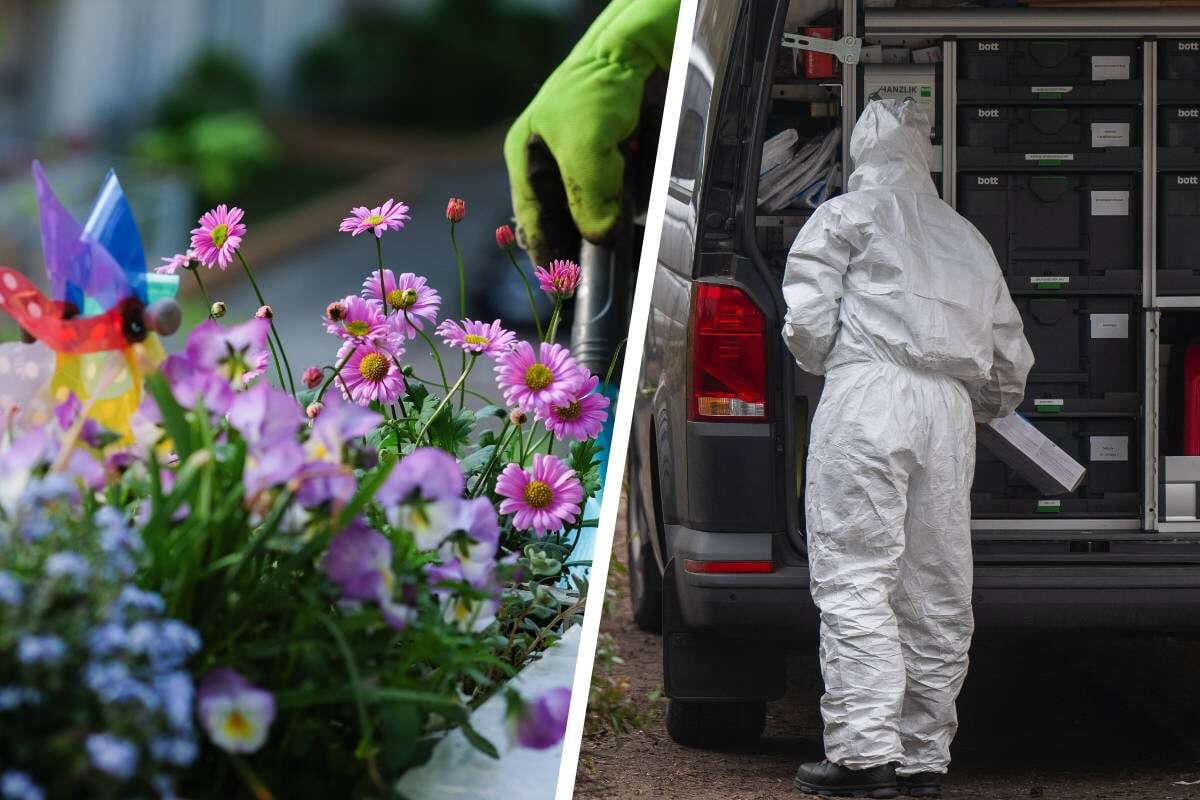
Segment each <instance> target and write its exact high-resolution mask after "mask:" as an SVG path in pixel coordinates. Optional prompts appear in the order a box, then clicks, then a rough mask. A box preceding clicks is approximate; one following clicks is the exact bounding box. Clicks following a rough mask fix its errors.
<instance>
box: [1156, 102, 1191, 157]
mask: <svg viewBox="0 0 1200 800" xmlns="http://www.w3.org/2000/svg"><path fill="white" fill-rule="evenodd" d="M1192 99H1193V103H1192V104H1191V105H1180V106H1159V107H1158V166H1159V167H1160V168H1161V169H1172V168H1176V169H1178V168H1184V169H1187V168H1195V167H1200V95H1195V96H1194V97H1193V98H1192Z"/></svg>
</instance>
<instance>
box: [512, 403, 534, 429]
mask: <svg viewBox="0 0 1200 800" xmlns="http://www.w3.org/2000/svg"><path fill="white" fill-rule="evenodd" d="M528 420H529V415H528V414H526V413H525V412H524V411H522V410H521V409H519V408H518V409H515V410H514V411H513V412H512V413H511V414H509V415H508V421H509V422H511V423H512V424H513V425H516V426H517V427H518V428H519V427H521V426H522V425H524V424H525V423H526V422H527V421H528Z"/></svg>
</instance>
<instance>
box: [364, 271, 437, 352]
mask: <svg viewBox="0 0 1200 800" xmlns="http://www.w3.org/2000/svg"><path fill="white" fill-rule="evenodd" d="M383 289H384V294H386V296H387V308H388V317H389V319H388V321H389V322H390V323H391V324H392V327H393V328H394V329H395V331H396V333H398V334H400V335H402V336H405V337H407V338H409V339H415V338H417V331H419V330H423V329H424V327H425V323H426V322H428V323H429V324H431V325H432V324H433V323H435V322H437V314H438V308H439V307H441V305H442V297H441V295H439V294H438V293H437V290H436V289H434V288H433V287H432V286H430V285H429V282H428V281H427V280H425V278H423V277H421V276H420V275H417V274H415V273H412V272H402V273H400V277H398V278H397V277H396V276H395V274H394V273H393V272H392V271H391V270H390V269H385V270H384V271H383ZM362 296H363V297H365V298H367V299H368V300H372V301H374V302H376V303H378V302H380V296H381V295H380V291H379V271H378V270H376V271H375V272H372V273H371V274H370V275H368V276H367V277H366V278H365V279H363V288H362Z"/></svg>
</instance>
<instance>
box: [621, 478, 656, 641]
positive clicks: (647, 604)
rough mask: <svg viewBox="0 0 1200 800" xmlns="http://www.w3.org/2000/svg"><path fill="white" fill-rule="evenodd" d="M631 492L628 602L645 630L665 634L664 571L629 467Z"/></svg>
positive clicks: (627, 510) (627, 509)
mask: <svg viewBox="0 0 1200 800" xmlns="http://www.w3.org/2000/svg"><path fill="white" fill-rule="evenodd" d="M630 475H631V477H633V478H634V480H631V481H630V487H631V489H630V492H629V494H628V496H627V498H626V502H625V514H626V529H625V531H626V532H625V539H626V545H627V548H628V559H629V561H628V564H629V605H630V609H631V610H632V612H633V622H634V624H636V625H637V626H638V628H639V629H641V630H643V631H645V632H646V633H662V610H663V588H662V583H663V582H662V573H660V572H659V571H658V561H657V560H656V559H655V557H654V548H653V546H652V545H651V544H650V538H649V534H648V529H649V525H650V521H649V520H648V519H647V518H646V514H645V513H644V512H643V511H642V505H641V502H642V499H641V497H640V496H639V494H638V492H637V490H636V488H633V487H636V486H637V484H636V482H635V481H636V475H635V473H634V470H632V469H631V470H630Z"/></svg>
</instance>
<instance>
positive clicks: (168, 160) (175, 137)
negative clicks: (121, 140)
mask: <svg viewBox="0 0 1200 800" xmlns="http://www.w3.org/2000/svg"><path fill="white" fill-rule="evenodd" d="M137 149H138V154H139V155H140V156H142V157H143V158H145V159H147V160H149V161H151V162H152V163H154V164H156V165H159V166H166V167H171V168H174V169H178V170H181V171H183V172H186V173H188V175H189V177H191V179H192V181H193V183H194V184H195V186H196V188H197V189H198V190H199V192H200V194H201V195H202V196H203V197H205V198H207V199H209V200H211V199H214V198H220V197H227V196H228V195H230V194H231V193H234V192H236V191H237V189H238V187H239V186H241V185H242V182H243V179H244V178H245V177H246V176H247V175H248V173H253V172H254V171H256V170H257V169H260V168H262V167H263V166H264V165H266V164H269V163H271V162H272V161H274V160H275V158H276V156H277V150H278V147H277V144H276V141H275V137H274V136H273V135H272V134H271V132H270V131H269V130H267V127H266V126H265V125H264V124H263V122H262V120H261V119H260V118H259V117H257V116H255V115H254V114H252V113H250V112H248V111H231V112H229V113H227V114H212V115H209V116H202V117H198V118H196V119H194V120H191V121H188V122H185V123H183V124H182V125H181V126H179V127H166V126H161V127H157V128H153V129H151V130H149V131H146V132H145V133H144V134H142V136H141V137H139V139H138V143H137Z"/></svg>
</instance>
